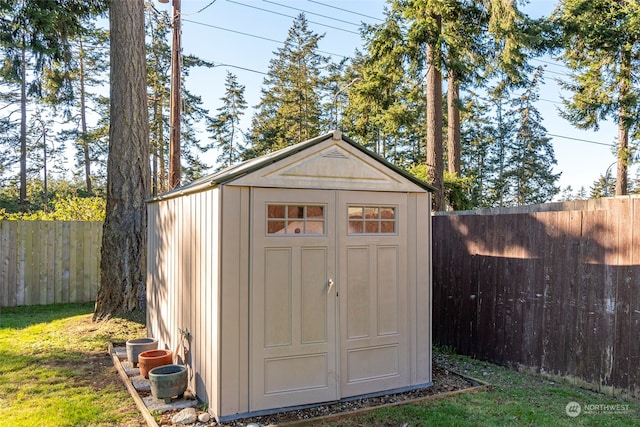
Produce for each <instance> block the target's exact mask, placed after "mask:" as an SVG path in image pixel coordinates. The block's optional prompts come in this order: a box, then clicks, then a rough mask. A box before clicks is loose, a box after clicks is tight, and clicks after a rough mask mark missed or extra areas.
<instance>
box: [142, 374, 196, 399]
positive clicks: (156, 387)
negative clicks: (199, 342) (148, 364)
mask: <svg viewBox="0 0 640 427" xmlns="http://www.w3.org/2000/svg"><path fill="white" fill-rule="evenodd" d="M149 383H150V385H151V395H152V396H153V397H155V398H156V399H164V403H171V398H172V397H174V396H177V397H178V399H180V398H182V397H183V396H184V392H185V390H187V368H186V367H185V366H182V365H164V366H158V367H157V368H153V369H152V370H151V371H149Z"/></svg>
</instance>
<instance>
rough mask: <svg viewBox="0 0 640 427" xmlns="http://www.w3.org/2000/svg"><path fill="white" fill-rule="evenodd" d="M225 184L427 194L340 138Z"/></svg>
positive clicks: (331, 139) (332, 139)
mask: <svg viewBox="0 0 640 427" xmlns="http://www.w3.org/2000/svg"><path fill="white" fill-rule="evenodd" d="M227 185H242V186H249V187H285V188H334V189H349V190H376V191H402V192H407V191H410V192H420V193H424V192H426V191H425V190H424V189H423V188H421V187H419V186H418V185H416V184H415V183H413V182H411V181H410V180H408V179H407V178H405V177H403V176H402V175H400V174H398V173H397V172H395V171H394V170H392V169H390V168H388V167H387V166H385V165H384V164H383V163H381V162H379V161H377V160H375V159H374V158H372V157H370V156H368V155H366V154H364V153H363V152H362V151H361V150H358V149H356V148H354V147H353V146H352V145H351V144H349V143H347V142H345V141H344V140H343V139H342V138H340V139H334V138H330V139H327V140H326V141H323V142H321V143H319V144H317V145H314V146H312V147H309V148H307V149H306V150H303V151H300V152H298V153H295V154H293V155H291V156H290V157H286V158H284V159H281V160H279V161H277V162H275V163H273V164H271V165H268V166H266V167H263V168H262V169H259V170H256V171H253V172H252V173H250V174H248V175H245V176H242V177H240V178H238V179H236V180H233V181H232V182H228V183H227Z"/></svg>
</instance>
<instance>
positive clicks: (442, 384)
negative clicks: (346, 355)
mask: <svg viewBox="0 0 640 427" xmlns="http://www.w3.org/2000/svg"><path fill="white" fill-rule="evenodd" d="M432 374H433V386H431V387H425V388H421V389H418V390H412V391H407V392H403V393H395V394H388V395H383V396H378V397H369V398H364V399H356V400H349V401H343V402H333V403H328V404H324V405H318V406H314V407H311V408H305V409H298V410H292V411H287V412H280V413H277V414H272V415H264V416H259V417H251V418H242V419H237V420H234V421H228V422H226V423H224V424H217V423H215V421H213V420H212V421H210V422H209V423H195V424H193V425H194V426H198V427H200V426H226V427H247V426H248V425H249V424H251V423H254V424H257V425H259V426H269V425H280V424H284V423H290V422H295V421H302V420H309V419H312V418H317V417H324V416H327V415H335V414H347V413H349V412H353V411H357V410H361V409H367V408H373V407H378V406H383V405H389V404H397V403H402V402H406V401H411V400H414V399H419V398H425V397H429V396H436V395H438V394H443V393H449V392H452V391H457V390H463V389H467V388H470V387H474V386H477V385H480V384H478V383H477V382H475V381H473V380H470V379H467V378H464V377H462V376H460V375H458V374H456V373H454V372H451V371H449V370H448V369H446V368H444V367H441V366H438V365H436V364H435V363H434V364H433V366H432ZM172 415H173V413H171V412H168V413H164V414H163V415H162V420H161V421H160V422H159V423H158V424H159V425H171V421H170V420H171V416H172Z"/></svg>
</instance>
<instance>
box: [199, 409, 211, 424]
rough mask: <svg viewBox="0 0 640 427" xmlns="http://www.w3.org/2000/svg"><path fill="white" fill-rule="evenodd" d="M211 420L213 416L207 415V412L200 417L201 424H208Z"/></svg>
mask: <svg viewBox="0 0 640 427" xmlns="http://www.w3.org/2000/svg"><path fill="white" fill-rule="evenodd" d="M210 419H211V415H209V414H207V413H206V412H205V413H204V414H200V415H198V421H200V422H201V423H206V422H207V421H209V420H210Z"/></svg>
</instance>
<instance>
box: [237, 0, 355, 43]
mask: <svg viewBox="0 0 640 427" xmlns="http://www.w3.org/2000/svg"><path fill="white" fill-rule="evenodd" d="M227 1H228V2H229V3H234V4H237V5H240V6H244V7H248V8H251V9H256V10H261V11H263V12H267V13H272V14H274V15H280V16H284V17H287V18H291V19H296V17H295V16H291V15H287V14H286V13H280V12H276V11H274V10H269V9H265V8H262V7H258V6H252V5H250V4H246V3H241V2H238V1H234V0H227ZM307 22H309V23H311V24H315V25H320V26H322V27H327V28H332V29H334V30H338V31H343V32H345V33H350V34H355V35H357V36H359V35H360V33H358V32H355V31H351V30H345V29H344V28H340V27H334V26H333V25H328V24H322V23H320V22H314V21H307Z"/></svg>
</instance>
